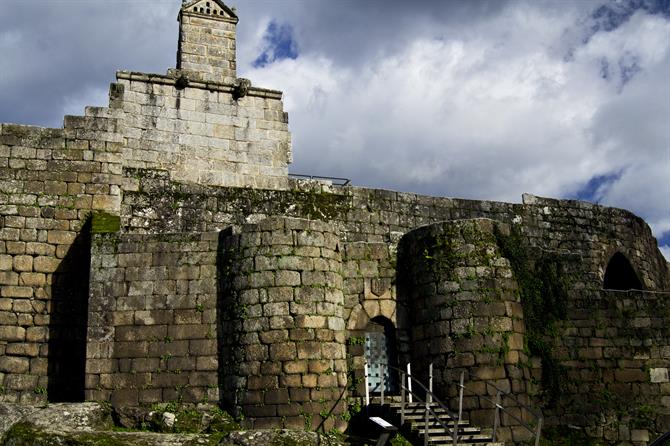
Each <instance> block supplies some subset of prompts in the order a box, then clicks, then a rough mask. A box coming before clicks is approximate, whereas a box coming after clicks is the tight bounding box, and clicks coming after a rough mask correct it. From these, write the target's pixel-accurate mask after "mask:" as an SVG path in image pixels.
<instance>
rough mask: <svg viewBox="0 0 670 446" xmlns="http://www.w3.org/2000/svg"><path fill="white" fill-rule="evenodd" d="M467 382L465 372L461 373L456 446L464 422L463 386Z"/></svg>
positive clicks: (455, 432)
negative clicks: (459, 429)
mask: <svg viewBox="0 0 670 446" xmlns="http://www.w3.org/2000/svg"><path fill="white" fill-rule="evenodd" d="M464 380H465V372H461V377H460V379H459V381H458V419H457V420H456V425H455V426H454V446H456V443H458V428H459V427H460V425H461V421H463V390H464V389H465V385H464V384H463V383H464Z"/></svg>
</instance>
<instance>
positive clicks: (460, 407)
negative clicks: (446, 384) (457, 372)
mask: <svg viewBox="0 0 670 446" xmlns="http://www.w3.org/2000/svg"><path fill="white" fill-rule="evenodd" d="M464 381H465V372H461V379H460V381H459V382H460V386H459V387H460V388H459V389H458V421H459V422H460V421H461V419H462V418H463V390H465V385H464Z"/></svg>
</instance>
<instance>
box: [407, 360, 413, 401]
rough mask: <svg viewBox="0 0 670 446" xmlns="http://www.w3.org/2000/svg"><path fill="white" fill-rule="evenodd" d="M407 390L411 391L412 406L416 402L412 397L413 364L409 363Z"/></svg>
mask: <svg viewBox="0 0 670 446" xmlns="http://www.w3.org/2000/svg"><path fill="white" fill-rule="evenodd" d="M407 390H409V402H410V404H411V403H413V402H414V398H413V397H412V364H410V363H409V362H408V363H407Z"/></svg>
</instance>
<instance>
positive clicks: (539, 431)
mask: <svg viewBox="0 0 670 446" xmlns="http://www.w3.org/2000/svg"><path fill="white" fill-rule="evenodd" d="M541 434H542V418H541V417H540V419H539V420H537V431H536V432H535V446H540V435H541Z"/></svg>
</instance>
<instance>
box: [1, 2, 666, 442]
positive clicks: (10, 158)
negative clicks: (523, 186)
mask: <svg viewBox="0 0 670 446" xmlns="http://www.w3.org/2000/svg"><path fill="white" fill-rule="evenodd" d="M237 22H238V18H237V16H236V15H235V12H234V11H233V10H231V9H230V8H228V7H227V6H226V5H224V4H223V3H222V2H221V1H219V0H194V1H189V2H185V3H184V4H183V5H182V7H181V11H180V13H179V23H180V32H179V50H178V57H177V67H176V68H175V69H170V70H169V71H168V73H167V74H166V75H158V74H145V73H136V72H129V71H119V72H117V74H116V82H115V83H113V84H112V85H111V87H110V92H109V98H110V100H109V106H108V107H104V108H98V107H88V108H87V109H86V112H85V115H84V116H66V117H65V120H64V124H63V128H60V129H50V128H38V127H29V126H22V125H14V124H2V125H1V126H0V401H4V402H20V403H38V402H44V401H47V400H48V401H50V402H63V401H84V400H86V401H111V402H112V404H113V405H116V406H142V405H151V404H154V403H160V402H169V401H180V402H184V403H200V402H211V403H220V404H221V405H222V406H223V407H224V408H226V409H229V410H231V411H232V412H234V413H235V414H237V415H238V416H244V423H246V424H247V425H249V426H253V427H256V428H263V427H289V428H297V429H316V428H323V429H325V430H329V429H331V428H337V429H340V430H342V429H345V428H346V426H347V422H348V420H349V419H350V417H351V416H352V415H353V409H352V401H355V400H356V398H360V397H362V396H363V395H364V394H365V389H364V381H363V380H362V378H363V374H364V372H363V370H364V363H366V362H367V364H368V365H369V366H370V367H371V370H373V371H375V373H376V376H375V373H372V374H371V375H372V376H371V378H370V384H369V385H370V386H373V385H374V386H376V387H374V388H373V389H372V390H373V396H374V392H375V391H376V390H380V386H383V387H384V389H385V391H386V392H387V394H391V393H394V392H397V391H398V389H399V385H398V380H397V376H396V375H395V374H394V373H393V372H392V370H393V369H391V367H398V368H403V369H404V368H405V365H406V364H407V363H411V365H412V372H413V375H415V376H416V377H417V378H418V379H420V380H422V381H427V376H428V368H429V364H431V363H432V364H433V370H434V372H433V373H434V378H433V379H434V389H435V393H436V394H437V395H439V396H440V398H442V399H443V400H444V401H445V402H447V403H449V404H451V405H453V404H456V403H457V401H458V400H457V396H458V389H457V387H456V384H457V382H458V380H459V376H460V375H461V372H464V377H465V385H466V387H467V389H468V391H467V392H466V394H465V397H464V400H463V409H464V412H465V414H466V418H468V419H470V421H471V422H473V423H480V424H487V425H490V419H491V414H492V412H491V405H490V403H489V402H488V399H486V398H484V397H487V398H492V396H493V395H495V394H496V390H495V389H493V388H492V387H491V385H494V386H495V388H498V389H502V390H503V391H504V392H503V393H504V394H509V395H510V396H513V397H514V399H511V398H510V400H509V401H507V402H503V404H505V405H506V407H507V408H508V410H511V411H513V413H515V414H516V415H517V416H518V417H519V418H521V419H528V414H527V413H526V410H525V409H524V408H523V406H521V405H518V404H517V402H520V403H523V404H525V405H528V406H530V407H534V408H536V409H537V410H538V411H540V410H541V411H542V413H543V416H544V423H545V425H547V426H550V427H551V426H554V427H561V426H563V427H565V426H576V427H578V428H580V429H582V430H583V431H584V432H586V434H587V435H588V436H591V437H595V438H599V439H601V440H603V441H606V442H609V443H611V444H618V443H621V444H645V441H646V440H648V439H649V438H650V437H653V436H654V435H656V434H658V433H660V432H662V431H665V430H668V429H670V378H669V376H668V370H669V368H670V328H669V327H670V306H669V305H668V298H669V297H670V293H669V290H670V270H669V268H668V263H666V261H665V259H664V258H663V256H662V255H661V253H660V252H659V250H658V248H657V242H656V240H655V239H654V237H653V236H652V234H651V231H650V229H649V227H648V226H647V224H645V222H644V221H643V220H642V219H640V218H638V217H636V216H635V215H633V214H631V213H630V212H627V211H625V210H620V209H613V208H607V207H602V206H598V205H594V204H590V203H585V202H579V201H565V200H555V199H548V198H540V197H535V196H532V195H524V197H523V203H522V204H512V203H500V202H491V201H474V200H463V199H455V198H443V197H428V196H421V195H416V194H409V193H400V192H392V191H387V190H377V189H366V188H360V187H354V186H349V185H347V186H337V185H334V184H332V183H330V182H328V181H316V180H297V179H294V178H291V177H290V176H289V174H288V165H289V164H290V162H291V139H290V134H289V130H288V117H287V114H286V113H285V112H284V111H283V106H282V93H281V92H278V91H273V90H267V89H264V88H259V87H257V86H255V85H253V84H252V83H251V82H249V81H248V80H246V79H240V78H238V77H237V74H236V60H235V54H236V53H235V44H236V42H235V28H236V24H237ZM379 358H383V361H380V359H379ZM382 362H383V363H384V364H385V366H386V368H385V371H384V372H383V373H384V374H385V375H387V376H386V377H384V378H380V377H379V374H380V370H379V364H380V363H382ZM389 370H391V372H389ZM375 380H376V382H375ZM492 389H493V390H492ZM525 436H526V432H525V431H524V430H523V429H521V428H519V426H518V425H517V424H516V421H515V420H513V419H512V418H511V417H506V416H503V419H502V425H501V427H500V429H499V430H498V438H499V439H500V440H501V441H520V440H522V439H524V438H527V437H525Z"/></svg>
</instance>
